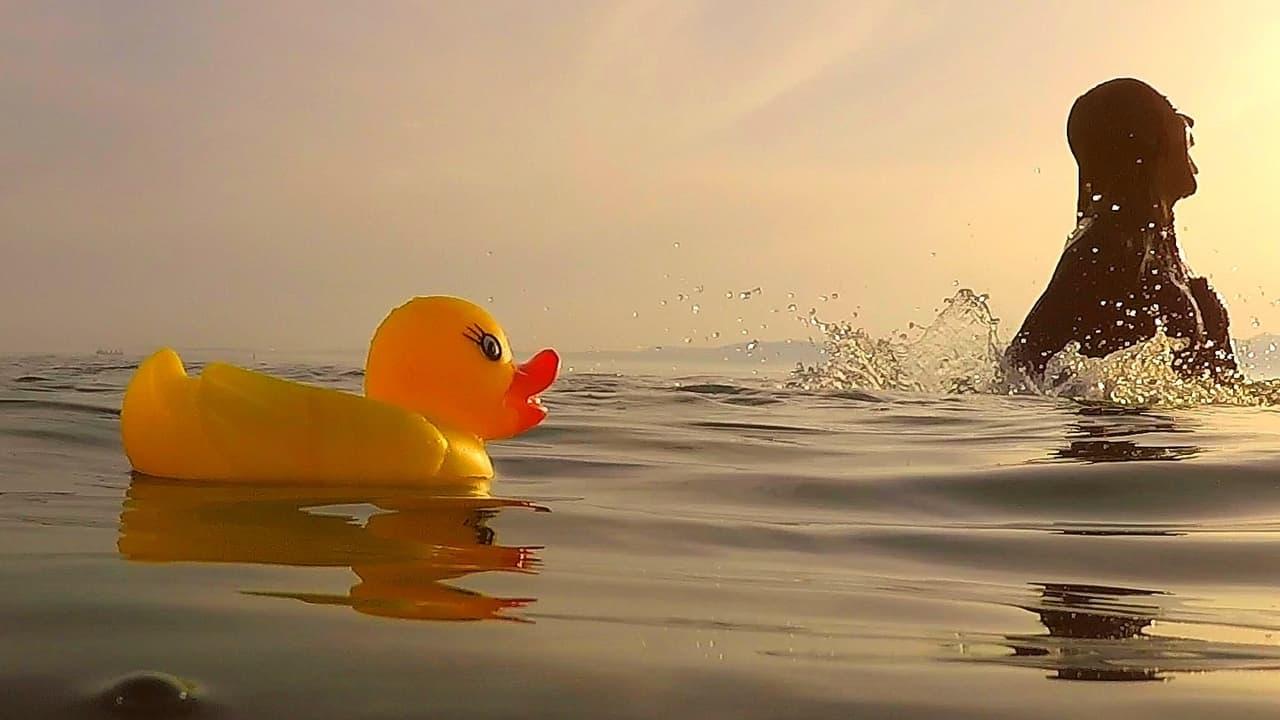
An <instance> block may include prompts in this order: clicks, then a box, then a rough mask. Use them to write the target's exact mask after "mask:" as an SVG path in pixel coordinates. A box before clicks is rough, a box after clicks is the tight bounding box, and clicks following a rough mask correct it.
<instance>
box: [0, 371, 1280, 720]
mask: <svg viewBox="0 0 1280 720" xmlns="http://www.w3.org/2000/svg"><path fill="white" fill-rule="evenodd" d="M136 360H137V358H130V357H124V358H113V357H70V356H66V357H57V356H43V357H9V358H0V588H3V592H2V593H0V628H3V642H0V717H3V718H41V717H53V718H82V717H88V718H92V717H97V716H99V715H103V716H106V715H105V714H104V713H105V711H103V710H100V706H99V705H97V704H96V703H97V700H96V699H95V698H96V693H99V692H100V691H101V690H102V689H103V688H104V687H106V686H107V685H108V684H109V683H111V682H112V681H114V680H115V679H117V678H119V677H121V676H125V675H128V674H130V673H134V672H138V671H143V670H152V671H162V672H167V673H172V674H174V675H178V676H181V677H183V678H187V679H189V680H190V681H192V682H194V683H195V684H196V686H197V694H198V696H199V698H200V702H201V703H202V705H203V707H202V713H203V715H202V716H207V717H225V718H281V717H289V718H293V717H298V718H321V717H335V718H351V719H364V718H369V719H373V718H378V719H382V718H388V719H389V718H453V717H470V718H615V717H616V718H653V717H697V718H735V719H736V718H828V717H830V718H879V717H883V718H943V717H945V718H966V717H972V718H1000V717H1011V718H1015V717H1016V718H1027V717H1051V718H1057V717H1062V718H1074V717H1079V718H1099V717H1127V718H1163V719H1168V718H1204V717H1209V716H1211V715H1212V716H1215V717H1258V718H1264V717H1265V718H1272V717H1275V715H1276V712H1277V711H1278V710H1280V635H1277V634H1275V633H1280V593H1278V592H1277V591H1278V590H1280V472H1278V470H1280V452H1278V451H1280V415H1278V414H1277V413H1276V411H1273V410H1269V409H1257V408H1249V409H1246V408H1226V407H1203V408H1195V409H1184V410H1176V411H1169V412H1162V411H1139V410H1119V409H1108V408H1105V407H1098V406H1084V405H1080V404H1076V403H1072V402H1069V401H1059V400H1047V399H1036V398H1023V397H1019V398H1011V397H1000V396H983V395H968V396H936V397H935V396H924V395H913V394H888V393H885V394H874V393H865V392H846V393H803V392H799V391H794V390H781V389H777V387H776V385H777V383H776V382H774V381H776V380H777V379H778V378H774V379H773V380H772V381H771V380H770V379H769V378H768V377H763V376H748V377H733V374H731V373H724V374H723V375H717V374H715V373H714V372H712V373H711V374H703V375H699V376H678V372H677V373H666V374H663V375H655V374H641V373H639V372H627V371H624V372H622V374H621V375H618V374H614V373H597V374H584V373H582V372H581V369H579V370H578V371H577V372H575V373H573V374H570V375H568V376H566V377H565V378H563V379H562V380H561V381H560V382H558V383H557V385H556V386H555V388H554V389H553V391H552V392H551V393H550V394H549V395H548V397H547V399H546V400H547V405H548V406H549V407H550V408H551V411H552V412H551V417H550V419H549V420H548V421H547V422H546V423H545V424H544V425H543V426H542V427H540V428H538V429H536V430H535V431H533V432H531V433H529V434H528V435H525V436H523V437H521V438H519V439H517V440H514V441H509V442H505V443H501V444H498V445H495V446H493V448H492V450H493V455H494V457H495V462H496V465H497V468H498V474H499V477H498V479H497V480H496V482H495V483H494V486H493V494H494V495H495V499H492V500H477V499H465V498H450V497H435V496H432V494H431V493H430V491H428V490H423V491H421V492H407V491H374V490H367V489H359V488H353V489H342V488H339V489H331V490H324V491H307V490H296V489H291V490H269V489H259V490H243V489H236V488H227V487H217V486H199V485H191V484H172V483H165V482H162V481H158V480H150V479H144V478H132V477H131V476H130V474H129V468H128V464H127V462H126V460H125V457H124V455H123V453H122V451H121V448H120V442H119V439H118V430H119V428H118V423H119V418H118V412H117V409H118V407H119V403H120V398H121V394H122V391H123V387H124V384H125V383H126V382H127V380H128V377H129V375H130V373H131V372H132V369H133V364H134V362H136ZM249 364H250V365H254V366H256V367H259V368H261V369H265V370H267V371H270V372H272V373H275V374H278V375H282V376H286V377H291V378H294V379H299V380H304V381H308V382H314V383H318V384H325V385H331V386H336V387H344V388H351V389H355V388H358V386H359V383H360V377H359V372H358V371H357V370H356V369H355V368H354V365H353V364H346V363H341V362H338V363H324V362H308V363H303V362H275V361H273V362H272V363H256V365H255V364H254V363H252V362H250V363H249ZM649 370H650V372H651V373H652V372H653V371H652V369H649ZM548 511H549V512H548Z"/></svg>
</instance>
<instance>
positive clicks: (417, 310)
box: [364, 296, 560, 440]
mask: <svg viewBox="0 0 1280 720" xmlns="http://www.w3.org/2000/svg"><path fill="white" fill-rule="evenodd" d="M559 369H560V357H559V356H558V355H556V352H555V351H554V350H543V351H541V352H539V353H537V354H536V355H534V356H533V357H532V358H531V359H530V360H529V361H528V362H526V363H524V364H521V365H517V364H516V363H515V362H514V359H513V358H512V355H511V346H510V345H509V344H508V343H507V334H506V333H504V332H503V331H502V328H501V327H500V326H499V325H498V323H497V321H496V320H494V319H493V316H492V315H490V314H489V313H488V312H486V311H485V310H484V309H483V308H481V307H479V306H478V305H476V304H474V303H471V302H468V301H466V300H462V299H460V298H455V297H445V296H432V297H419V298H414V299H413V300H410V301H409V302H407V303H405V304H404V305H401V306H400V307H398V308H396V309H395V310H392V311H391V314H390V315H388V316H387V319H386V320H383V321H382V324H381V325H379V326H378V330H377V332H375V333H374V335H373V341H372V342H371V343H370V344H369V359H368V362H367V363H366V364H365V371H364V388H365V394H366V395H367V396H369V397H371V398H374V399H377V400H382V401H384V402H389V403H393V404H395V405H399V406H401V407H404V408H408V409H410V410H413V411H415V412H419V413H422V414H423V415H424V416H426V417H427V418H428V419H430V420H432V421H434V422H437V423H440V424H442V425H445V426H448V427H450V428H454V429H458V430H465V431H467V432H471V433H474V434H475V435H477V436H479V437H481V438H484V439H486V440H492V439H498V438H506V437H511V436H513V435H518V434H520V433H522V432H524V431H526V430H528V429H529V428H531V427H533V426H534V425H537V424H538V423H540V422H542V420H543V418H545V417H546V416H547V410H546V408H545V407H543V406H542V404H541V403H540V402H539V401H538V393H540V392H542V391H543V390H546V389H547V388H548V387H550V386H551V383H552V382H554V381H555V379H556V373H557V372H558V371H559Z"/></svg>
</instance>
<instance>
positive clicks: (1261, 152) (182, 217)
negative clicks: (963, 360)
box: [0, 0, 1280, 351]
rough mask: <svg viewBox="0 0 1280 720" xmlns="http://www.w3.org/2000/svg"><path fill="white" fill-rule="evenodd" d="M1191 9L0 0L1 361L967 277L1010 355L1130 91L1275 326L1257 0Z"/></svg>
mask: <svg viewBox="0 0 1280 720" xmlns="http://www.w3.org/2000/svg"><path fill="white" fill-rule="evenodd" d="M1204 7H1205V6H1204V5H1203V3H1189V2H1187V3H1183V2H1126V3H1111V2H1070V3H1067V2H1049V1H1046V2H1034V3H1026V2H982V3H978V2H956V3H948V2H923V3H916V2H913V3H876V2H871V1H867V2H816V1H811V0H798V1H797V2H790V3H777V2H766V1H758V0H723V1H720V2H692V1H690V0H682V1H679V2H647V1H637V2H630V1H626V2H609V1H607V0H601V1H599V2H559V1H556V0H546V1H542V2H523V1H515V0H511V1H508V2H497V1H476V0H465V1H459V2H446V1H444V0H441V1H439V2H421V3H409V2H383V1H371V2H360V3H355V2H319V1H317V2H311V1H306V2H303V1H297V2H291V1H283V0H281V1H272V2H262V1H261V0H253V1H252V2H218V3H214V2H183V3H170V2H132V1H129V0H110V1H102V2H94V1H91V0H84V1H81V2H63V1H60V0H49V1H39V2H37V1H36V0H29V1H25V2H19V1H15V0H0V351H76V350H79V351H84V350H92V349H94V348H98V347H124V348H129V349H134V350H138V351H142V350H145V349H148V348H150V347H153V346H159V345H174V346H177V347H223V346H225V347H237V348H263V349H266V348H278V349H297V350H326V349H343V350H346V349H351V348H359V347H362V346H363V345H364V344H365V343H367V341H368V338H369V336H370V334H371V333H372V331H373V328H374V327H375V326H376V325H377V323H378V322H379V321H380V320H381V319H382V317H383V316H384V315H385V314H386V313H387V312H388V311H389V310H390V309H391V308H392V307H394V306H396V305H398V304H400V303H401V302H403V301H404V300H406V299H408V298H410V297H412V296H415V295H429V294H453V295H461V296H463V297H468V298H471V299H473V300H475V301H477V302H481V303H483V304H486V306H488V307H490V309H491V310H492V311H493V312H494V313H495V315H496V316H497V317H498V319H499V320H500V321H501V322H502V323H503V325H504V327H505V328H506V330H507V333H508V334H509V335H510V336H511V338H512V340H513V343H514V344H515V345H516V346H517V347H518V348H530V349H532V348H534V347H536V346H546V345H551V346H555V347H558V348H562V349H566V350H583V349H622V348H630V347H636V346H647V345H678V344H682V343H684V342H685V340H686V339H687V340H688V343H689V344H690V345H692V346H703V345H717V344H724V343H727V342H733V341H741V340H746V339H760V340H771V339H781V338H788V337H805V336H807V333H808V329H807V328H806V327H805V326H804V325H802V324H801V323H800V322H798V321H797V320H796V317H795V316H796V315H803V314H804V313H805V312H806V311H807V310H808V309H809V308H811V307H812V308H817V309H818V310H819V312H820V315H821V317H823V318H826V319H832V320H835V319H849V320H852V321H853V322H855V323H857V324H859V325H862V326H865V327H866V328H867V329H869V330H871V331H872V332H875V333H887V332H890V331H892V330H894V329H896V328H904V327H906V326H907V325H908V323H912V322H916V323H919V322H927V321H928V320H929V319H930V318H931V317H932V316H933V310H934V309H935V308H937V307H939V306H940V305H941V301H942V299H943V298H945V297H947V296H949V295H951V294H952V293H953V292H955V290H956V287H957V286H960V287H970V288H973V289H974V290H977V291H979V292H984V293H988V294H989V295H990V298H991V301H990V302H991V305H992V307H993V309H994V310H995V312H996V314H997V315H998V316H999V317H1000V318H1001V319H1002V328H1003V334H1004V336H1005V338H1006V339H1007V338H1008V337H1009V336H1010V335H1012V333H1013V331H1014V330H1016V328H1017V325H1018V324H1020V323H1021V320H1022V317H1023V316H1024V315H1025V313H1026V311H1027V310H1028V309H1029V307H1030V306H1031V304H1032V303H1033V302H1034V301H1035V299H1036V297H1037V296H1038V294H1039V292H1040V291H1041V290H1042V289H1043V287H1044V284H1045V282H1046V281H1047V279H1048V277H1049V274H1050V272H1051V271H1052V269H1053V266H1054V264H1055V263H1056V261H1057V258H1058V254H1059V253H1060V252H1061V250H1062V246H1063V242H1064V240H1065V238H1066V236H1067V234H1068V233H1069V232H1070V231H1071V229H1072V227H1073V225H1074V220H1075V217H1074V212H1075V182H1076V180H1075V165H1074V162H1073V161H1072V158H1071V155H1070V152H1069V151H1068V149H1067V145H1066V140H1065V135H1064V127H1065V122H1066V115H1067V111H1068V110H1069V108H1070V106H1071V103H1072V102H1073V101H1074V99H1075V98H1076V97H1077V96H1078V95H1080V94H1081V93H1083V92H1084V91H1086V90H1088V89H1089V88H1090V87H1092V86H1093V85H1095V84H1097V83H1099V82H1102V81H1104V80H1107V79H1110V78H1113V77H1119V76H1132V77H1139V78H1142V79H1144V80H1146V81H1147V82H1149V83H1151V84H1152V85H1153V86H1154V87H1156V88H1157V89H1159V90H1160V91H1162V92H1163V93H1165V94H1166V95H1168V96H1169V98H1170V99H1171V100H1172V101H1173V102H1174V104H1175V105H1176V106H1178V108H1179V109H1181V110H1183V111H1185V112H1187V113H1189V114H1190V115H1192V116H1193V117H1194V118H1195V120H1196V126H1195V134H1196V147H1195V150H1194V151H1193V157H1194V158H1195V160H1196V162H1197V164H1198V165H1199V167H1200V178H1199V179H1200V192H1199V193H1198V194H1197V195H1196V196H1195V197H1193V198H1190V199H1188V200H1186V201H1184V202H1183V203H1181V204H1180V205H1179V206H1178V208H1177V212H1178V225H1179V233H1180V238H1181V242H1182V246H1183V249H1184V252H1185V255H1186V257H1187V259H1188V261H1189V263H1190V264H1191V266H1192V268H1193V269H1194V270H1195V271H1196V272H1198V273H1200V274H1204V275H1207V276H1210V277H1211V279H1212V281H1213V283H1214V285H1215V286H1216V287H1217V288H1218V290H1219V291H1220V292H1221V293H1222V294H1223V296H1224V297H1225V298H1226V300H1227V303H1228V307H1229V309H1230V312H1231V315H1232V322H1233V328H1234V333H1235V334H1236V335H1237V336H1239V337H1248V336H1250V335H1253V334H1257V333H1259V332H1262V331H1273V332H1274V331H1280V307H1277V306H1275V305H1272V304H1271V302H1272V301H1273V300H1277V299H1280V242H1278V238H1277V237H1276V236H1275V233H1274V228H1276V227H1277V225H1278V222H1277V221H1280V204H1277V203H1276V202H1275V201H1274V198H1273V188H1274V186H1275V183H1274V181H1273V178H1274V177H1275V173H1276V171H1277V170H1278V169H1280V122H1278V121H1280V83H1276V82H1275V81H1274V77H1275V75H1276V72H1277V71H1278V70H1280V5H1275V4H1273V3H1266V2H1258V3H1246V2H1224V3H1218V4H1216V5H1214V6H1213V11H1212V12H1206V11H1205V10H1204ZM755 288H759V291H758V292H754V293H752V292H750V291H752V290H753V289H755ZM744 291H745V292H748V293H749V299H745V300H744V299H740V298H741V295H740V293H742V292H744ZM730 293H732V294H733V295H734V297H733V299H728V298H727V297H726V295H727V294H730ZM789 293H794V297H792V296H790V295H789ZM490 298H492V299H490ZM793 303H794V304H795V305H796V309H795V310H794V311H791V310H788V309H787V308H788V305H790V304H793ZM695 304H696V305H697V306H698V307H697V312H695V311H694V307H693V306H694V305H695ZM855 313H856V317H855ZM717 334H718V335H717Z"/></svg>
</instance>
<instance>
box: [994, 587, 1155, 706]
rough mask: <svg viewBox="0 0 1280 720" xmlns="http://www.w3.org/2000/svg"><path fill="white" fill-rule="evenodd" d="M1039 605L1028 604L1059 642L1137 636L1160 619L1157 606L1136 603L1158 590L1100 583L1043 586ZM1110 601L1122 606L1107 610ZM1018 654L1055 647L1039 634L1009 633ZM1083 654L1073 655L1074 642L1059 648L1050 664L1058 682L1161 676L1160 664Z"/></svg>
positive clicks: (1036, 655) (1037, 654) (1045, 654)
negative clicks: (1102, 661) (1136, 663)
mask: <svg viewBox="0 0 1280 720" xmlns="http://www.w3.org/2000/svg"><path fill="white" fill-rule="evenodd" d="M1041 588H1042V592H1041V598H1040V604H1039V605H1038V606H1034V607H1027V608H1023V609H1025V610H1030V611H1031V612H1034V613H1035V614H1036V615H1038V616H1039V617H1040V622H1041V623H1042V624H1043V625H1044V626H1045V629H1047V630H1048V631H1049V637H1051V638H1056V639H1059V640H1086V641H1087V640H1132V639H1134V638H1139V637H1142V632H1143V630H1145V629H1146V628H1147V626H1149V625H1150V624H1151V622H1152V621H1153V620H1155V613H1156V611H1157V609H1158V608H1157V607H1155V606H1145V605H1140V604H1136V603H1134V602H1133V600H1141V599H1142V598H1144V597H1151V596H1153V595H1156V594H1157V593H1154V592H1151V591H1148V590H1130V589H1127V588H1113V587H1100V586H1093V585H1071V584H1046V585H1042V586H1041ZM1107 605H1115V606H1122V608H1123V610H1122V611H1121V610H1120V608H1119V607H1112V608H1107V607H1106V606H1107ZM1008 640H1009V643H1010V645H1009V647H1010V648H1011V649H1012V650H1013V654H1014V657H1018V658H1039V657H1048V656H1049V655H1050V650H1049V648H1048V647H1046V645H1045V643H1044V642H1043V641H1042V639H1041V638H1038V637H1034V636H1032V637H1026V636H1023V637H1018V636H1014V637H1009V638H1008ZM1074 650H1075V652H1080V654H1081V657H1079V658H1078V659H1077V658H1074V657H1073V648H1072V647H1071V646H1062V647H1058V648H1057V651H1058V653H1059V656H1058V657H1056V658H1054V659H1053V661H1052V662H1047V663H1046V664H1045V667H1046V668H1048V669H1052V670H1054V671H1055V673H1056V674H1055V675H1054V676H1053V677H1054V678H1056V679H1058V680H1094V681H1098V680H1102V681H1129V682H1132V681H1142V680H1162V679H1164V678H1163V677H1162V676H1161V675H1160V671H1159V670H1158V669H1157V668H1155V667H1131V666H1128V664H1112V663H1110V662H1108V663H1106V664H1105V665H1101V666H1100V665H1098V658H1097V657H1095V656H1094V655H1093V654H1092V653H1089V652H1082V651H1081V649H1080V648H1075V649H1074Z"/></svg>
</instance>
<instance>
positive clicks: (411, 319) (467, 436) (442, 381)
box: [120, 297, 560, 484]
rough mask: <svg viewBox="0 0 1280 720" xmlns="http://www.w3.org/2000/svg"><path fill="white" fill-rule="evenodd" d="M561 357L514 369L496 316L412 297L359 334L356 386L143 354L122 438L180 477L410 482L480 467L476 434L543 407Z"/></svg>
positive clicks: (518, 421) (161, 471) (474, 473)
mask: <svg viewBox="0 0 1280 720" xmlns="http://www.w3.org/2000/svg"><path fill="white" fill-rule="evenodd" d="M559 363H560V361H559V358H558V357H557V356H556V354H555V352H554V351H552V350H543V351H542V352H540V353H538V354H537V355H535V356H534V357H533V359H532V360H530V361H529V362H527V363H525V364H523V365H519V366H517V365H516V364H515V363H514V362H513V361H512V355H511V347H510V345H508V343H507V338H506V334H505V333H504V332H503V331H502V328H501V327H499V326H498V323H497V322H496V321H495V320H494V319H493V317H491V316H490V315H489V313H487V312H485V311H484V310H483V309H482V308H480V307H478V306H476V305H474V304H472V303H470V302H467V301H466V300H460V299H458V298H451V297H423V298H415V299H414V300H411V301H410V302H408V303H406V304H405V305H403V306H401V307H399V308H397V309H396V310H394V311H392V313H391V314H390V315H389V316H387V319H386V320H384V321H383V322H382V325H381V326H379V327H378V330H377V332H376V333H375V334H374V336H373V340H372V342H371V343H370V345H369V357H368V361H367V364H366V367H365V396H364V397H361V396H358V395H352V394H350V393H344V392H340V391H338V390H330V389H325V388H318V387H312V386H308V385H303V384H301V383H295V382H290V381H287V380H281V379H278V378H273V377H270V376H267V375H263V374H261V373H257V372H253V371H250V370H244V369H241V368H237V367H233V366H231V365H224V364H221V363H213V364H210V365H207V366H206V367H205V368H204V372H203V373H201V374H200V375H199V376H198V377H189V376H188V375H187V373H186V370H185V368H183V365H182V361H181V360H180V359H179V358H178V355H177V353H175V352H174V351H172V350H170V349H167V348H166V349H164V350H161V351H159V352H157V353H156V354H154V355H152V356H151V357H150V358H148V359H147V360H145V361H144V362H143V363H142V365H141V366H139V367H138V371H137V373H136V374H135V375H134V378H133V380H132V381H131V382H130V383H129V387H128V389H127V390H126V391H125V397H124V407H123V409H122V411H121V416H120V425H121V435H122V437H123V440H124V448H125V453H126V454H127V455H128V456H129V460H130V462H131V463H132V464H133V467H134V469H135V470H137V471H138V472H141V473H145V474H147V475H155V476H160V477H169V478H178V479H184V480H226V481H250V482H254V481H256V482H264V483H305V484H316V483H326V484H353V483H355V484H414V483H421V482H423V481H428V480H436V479H441V478H444V479H460V478H490V477H492V476H493V466H492V464H491V463H490V462H489V456H488V455H487V454H486V453H485V449H484V441H485V440H490V439H496V438H504V437H511V436H513V435H517V434H519V433H521V432H524V431H525V430H528V429H529V428H531V427H533V426H534V425H537V424H538V423H539V422H541V421H542V419H543V418H545V417H546V409H545V408H544V407H543V406H542V405H541V404H540V403H539V402H538V397H537V396H538V393H540V392H542V391H543V390H546V389H547V388H548V387H550V385H551V383H552V382H553V381H554V380H555V377H556V372H557V371H558V369H559Z"/></svg>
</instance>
